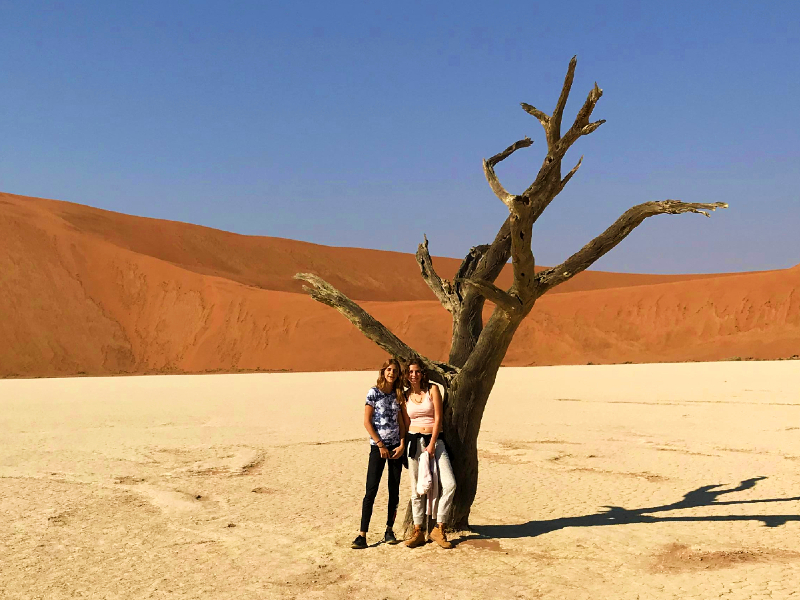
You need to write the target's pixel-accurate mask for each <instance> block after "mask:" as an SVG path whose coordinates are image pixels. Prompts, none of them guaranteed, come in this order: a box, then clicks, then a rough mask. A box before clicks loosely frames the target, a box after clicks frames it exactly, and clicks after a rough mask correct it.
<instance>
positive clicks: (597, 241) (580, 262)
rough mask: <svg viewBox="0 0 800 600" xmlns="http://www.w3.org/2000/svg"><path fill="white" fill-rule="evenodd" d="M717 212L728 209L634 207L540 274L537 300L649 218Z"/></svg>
mask: <svg viewBox="0 0 800 600" xmlns="http://www.w3.org/2000/svg"><path fill="white" fill-rule="evenodd" d="M718 208H728V205H727V204H726V203H724V202H713V203H711V204H700V203H690V202H681V201H680V200H663V201H661V202H645V203H644V204H639V205H638V206H634V207H633V208H630V209H628V210H627V211H625V213H623V215H622V216H621V217H620V218H619V219H617V220H616V221H615V222H614V224H613V225H611V227H609V228H608V229H606V230H605V231H604V232H603V233H601V234H600V235H598V236H597V237H596V238H594V239H593V240H592V241H591V242H589V243H588V244H586V245H585V246H584V247H583V248H581V249H580V250H578V252H576V253H575V254H573V255H572V256H570V257H569V258H568V259H567V260H565V261H564V262H563V263H561V264H560V265H558V266H557V267H553V268H551V269H547V270H546V271H542V272H541V273H539V274H538V275H537V276H536V296H537V297H538V296H541V295H542V294H545V293H546V292H548V291H549V290H551V289H552V288H554V287H555V286H557V285H559V284H561V283H564V282H565V281H567V280H569V279H571V278H572V277H574V276H575V275H577V274H578V273H580V272H581V271H584V270H585V269H587V268H588V267H590V266H591V265H592V264H593V263H594V262H595V261H597V259H599V258H600V257H601V256H603V255H604V254H605V253H606V252H608V251H609V250H611V249H612V248H613V247H614V246H616V245H617V244H619V243H620V242H621V241H622V240H624V239H625V238H626V237H627V236H628V234H630V232H631V231H633V230H634V229H635V228H636V227H638V226H639V225H640V224H641V223H642V221H644V220H645V219H646V218H647V217H652V216H654V215H663V214H670V215H679V214H682V213H698V214H702V215H705V216H707V217H708V216H710V215H709V214H708V212H706V211H714V210H716V209H718Z"/></svg>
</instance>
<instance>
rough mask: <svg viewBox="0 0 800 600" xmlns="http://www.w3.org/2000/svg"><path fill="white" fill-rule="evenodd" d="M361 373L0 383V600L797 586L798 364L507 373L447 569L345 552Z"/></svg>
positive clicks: (719, 591) (357, 462) (704, 594)
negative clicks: (466, 527) (467, 526)
mask: <svg viewBox="0 0 800 600" xmlns="http://www.w3.org/2000/svg"><path fill="white" fill-rule="evenodd" d="M374 378H375V375H374V373H372V372H342V373H310V374H305V373H294V374H258V375H206V376H157V377H117V378H79V379H59V380H45V379H40V380H5V381H0V403H1V406H2V411H0V477H2V481H0V521H1V522H0V527H1V528H2V532H3V535H0V564H1V565H2V568H1V569H0V597H2V598H9V599H10V598H25V599H32V598H47V599H48V600H50V599H58V598H73V597H85V598H136V599H140V598H214V599H217V598H237V599H249V598H317V597H319V598H342V599H344V598H364V599H367V598H369V599H371V600H374V599H376V598H391V599H395V598H397V599H401V598H402V599H405V598H409V597H420V593H424V594H425V597H433V598H459V599H460V598H504V599H505V598H539V597H543V598H631V599H632V598H651V597H652V598H673V597H675V598H702V599H707V598H712V597H723V598H750V597H761V596H763V597H772V598H786V597H789V596H790V595H791V594H793V593H795V592H796V590H797V588H798V584H799V583H800V535H798V534H800V523H798V521H800V469H799V468H798V467H800V362H798V361H782V362H723V363H692V364H661V365H619V366H581V367H543V368H518V369H503V370H501V371H500V374H499V377H498V381H497V385H496V386H495V389H494V392H493V394H492V397H491V399H490V401H489V405H488V408H487V410H486V414H485V416H484V420H483V429H482V433H481V437H480V439H479V445H480V453H481V471H480V487H479V491H478V497H477V499H476V501H475V504H474V507H473V512H472V517H471V522H472V524H473V526H474V530H475V531H474V532H473V533H472V534H470V535H464V536H463V537H461V538H460V539H459V538H458V537H457V536H456V537H455V539H456V541H457V542H458V544H457V545H456V547H455V548H454V549H453V550H450V551H444V550H441V549H439V548H438V547H434V546H433V545H430V544H428V545H426V546H424V547H423V548H420V549H416V550H408V549H406V548H405V547H403V546H393V547H389V546H385V545H377V546H375V547H372V548H368V549H367V550H363V551H354V550H351V549H350V548H349V542H350V541H351V540H352V538H353V537H354V535H355V533H356V530H357V526H358V518H359V514H360V500H361V497H362V495H363V486H364V477H365V469H366V460H367V442H366V435H365V432H364V430H363V427H362V425H361V418H362V406H363V397H364V395H365V393H366V390H367V389H368V388H369V387H370V385H372V384H373V383H374ZM407 486H408V479H407V474H406V473H404V475H403V481H402V484H401V492H402V496H401V506H402V507H404V506H405V503H406V501H407V499H408V490H407ZM385 502H386V491H385V482H382V488H381V493H380V495H379V497H378V500H377V501H376V510H375V514H374V516H373V526H372V531H371V532H370V536H369V537H368V541H369V542H370V543H375V542H377V541H378V539H379V534H380V530H381V525H382V522H383V518H384V517H385ZM401 516H402V511H401Z"/></svg>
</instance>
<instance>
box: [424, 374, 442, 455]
mask: <svg viewBox="0 0 800 600" xmlns="http://www.w3.org/2000/svg"><path fill="white" fill-rule="evenodd" d="M428 393H429V394H430V395H431V402H433V433H432V434H431V443H430V444H428V447H427V448H425V451H426V452H427V453H428V454H430V455H431V457H433V456H435V453H436V440H437V438H438V437H439V430H440V429H441V428H442V395H441V394H440V393H439V386H437V385H436V384H435V383H432V384H431V387H430V390H428Z"/></svg>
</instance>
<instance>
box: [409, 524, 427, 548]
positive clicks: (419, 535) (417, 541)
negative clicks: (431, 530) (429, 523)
mask: <svg viewBox="0 0 800 600" xmlns="http://www.w3.org/2000/svg"><path fill="white" fill-rule="evenodd" d="M424 543H425V532H424V531H422V526H420V525H414V533H412V534H411V537H410V538H408V539H407V540H406V546H408V547H409V548H416V547H417V546H422V545H423V544H424Z"/></svg>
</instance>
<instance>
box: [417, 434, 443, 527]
mask: <svg viewBox="0 0 800 600" xmlns="http://www.w3.org/2000/svg"><path fill="white" fill-rule="evenodd" d="M417 494H419V495H420V496H425V495H427V497H428V501H427V502H426V505H427V506H426V510H425V512H426V514H427V515H429V516H430V515H435V514H436V507H437V505H438V503H439V464H438V463H437V461H436V458H435V457H432V456H431V455H430V454H428V453H427V452H426V451H424V450H423V451H422V452H421V453H420V457H419V471H418V472H417Z"/></svg>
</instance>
